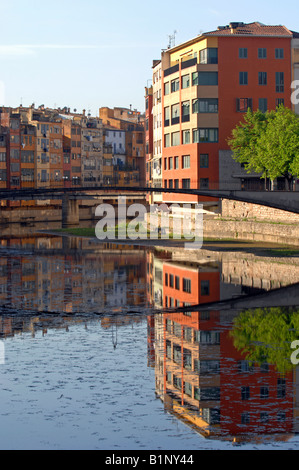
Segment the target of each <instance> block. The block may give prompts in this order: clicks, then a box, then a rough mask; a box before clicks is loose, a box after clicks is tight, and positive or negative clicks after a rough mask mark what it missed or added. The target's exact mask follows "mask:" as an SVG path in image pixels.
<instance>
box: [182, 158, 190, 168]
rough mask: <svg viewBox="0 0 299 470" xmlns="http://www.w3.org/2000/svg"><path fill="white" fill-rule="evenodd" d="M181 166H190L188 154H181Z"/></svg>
mask: <svg viewBox="0 0 299 470" xmlns="http://www.w3.org/2000/svg"><path fill="white" fill-rule="evenodd" d="M182 168H183V169H185V168H190V155H183V158H182Z"/></svg>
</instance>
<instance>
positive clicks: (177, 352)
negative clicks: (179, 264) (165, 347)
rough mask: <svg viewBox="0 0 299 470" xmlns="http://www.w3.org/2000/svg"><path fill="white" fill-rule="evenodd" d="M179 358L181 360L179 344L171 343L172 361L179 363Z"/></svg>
mask: <svg viewBox="0 0 299 470" xmlns="http://www.w3.org/2000/svg"><path fill="white" fill-rule="evenodd" d="M181 360H182V351H181V346H178V345H176V344H174V345H173V361H174V362H176V363H177V364H181Z"/></svg>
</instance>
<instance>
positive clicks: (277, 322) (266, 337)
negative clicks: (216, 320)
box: [230, 307, 299, 373]
mask: <svg viewBox="0 0 299 470" xmlns="http://www.w3.org/2000/svg"><path fill="white" fill-rule="evenodd" d="M230 335H231V337H232V338H233V342H234V346H235V348H236V349H237V350H238V351H241V352H242V353H244V355H245V357H246V359H247V360H249V361H251V362H252V363H257V364H262V363H263V362H268V363H269V364H272V365H275V366H276V369H277V371H278V372H280V373H285V372H287V371H290V370H292V369H293V368H294V365H293V364H292V363H291V359H290V358H291V354H292V352H293V351H292V349H291V343H292V342H293V341H295V340H298V339H299V310H298V309H289V308H287V307H276V308H265V309H263V308H258V309H255V310H246V311H244V312H241V313H240V315H239V316H238V317H236V319H235V320H234V326H233V329H232V330H231V333H230Z"/></svg>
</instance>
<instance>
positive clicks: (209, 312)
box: [0, 230, 299, 450]
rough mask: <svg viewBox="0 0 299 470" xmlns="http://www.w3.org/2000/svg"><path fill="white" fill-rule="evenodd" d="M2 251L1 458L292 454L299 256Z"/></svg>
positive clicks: (244, 250)
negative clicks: (145, 452)
mask: <svg viewBox="0 0 299 470" xmlns="http://www.w3.org/2000/svg"><path fill="white" fill-rule="evenodd" d="M0 243H1V248H0V311H1V317H0V331H1V340H2V341H1V346H2V353H3V354H2V355H1V358H0V359H1V361H0V362H1V363H0V376H1V387H0V417H1V427H0V448H1V449H103V450H141V449H150V450H172V449H183V450H198V449H284V450H288V449H297V448H298V443H299V440H298V436H297V430H298V424H299V423H298V418H297V416H298V415H299V409H298V403H299V396H298V378H297V377H298V370H297V367H296V365H295V364H293V363H292V362H291V360H290V357H291V354H292V352H293V350H292V349H291V343H292V342H293V341H294V340H296V339H299V314H298V312H299V310H297V306H298V305H299V298H298V295H299V291H298V287H297V283H298V282H299V258H298V257H296V256H295V255H294V256H292V257H289V258H286V257H285V256H282V255H283V253H282V252H277V251H275V250H273V249H271V250H269V249H266V247H256V246H255V247H253V246H250V245H245V246H241V245H237V244H235V245H231V246H227V245H224V244H218V245H215V244H214V245H212V244H210V245H207V246H204V249H203V250H201V251H200V252H197V253H193V252H188V251H186V250H182V249H178V248H174V249H172V250H170V249H169V248H165V247H141V246H140V247H138V246H130V245H127V246H117V245H109V244H102V245H101V244H98V243H94V242H91V241H90V240H88V239H80V238H66V237H60V236H49V235H46V234H34V231H32V233H28V230H27V232H24V233H21V234H16V235H11V234H10V235H7V236H3V237H2V239H1V240H0Z"/></svg>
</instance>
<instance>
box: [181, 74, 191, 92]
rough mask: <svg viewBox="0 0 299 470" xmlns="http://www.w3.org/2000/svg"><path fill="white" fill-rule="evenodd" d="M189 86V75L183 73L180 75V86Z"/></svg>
mask: <svg viewBox="0 0 299 470" xmlns="http://www.w3.org/2000/svg"><path fill="white" fill-rule="evenodd" d="M189 86H190V75H189V74H188V75H184V76H183V77H182V88H183V89H184V88H189Z"/></svg>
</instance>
